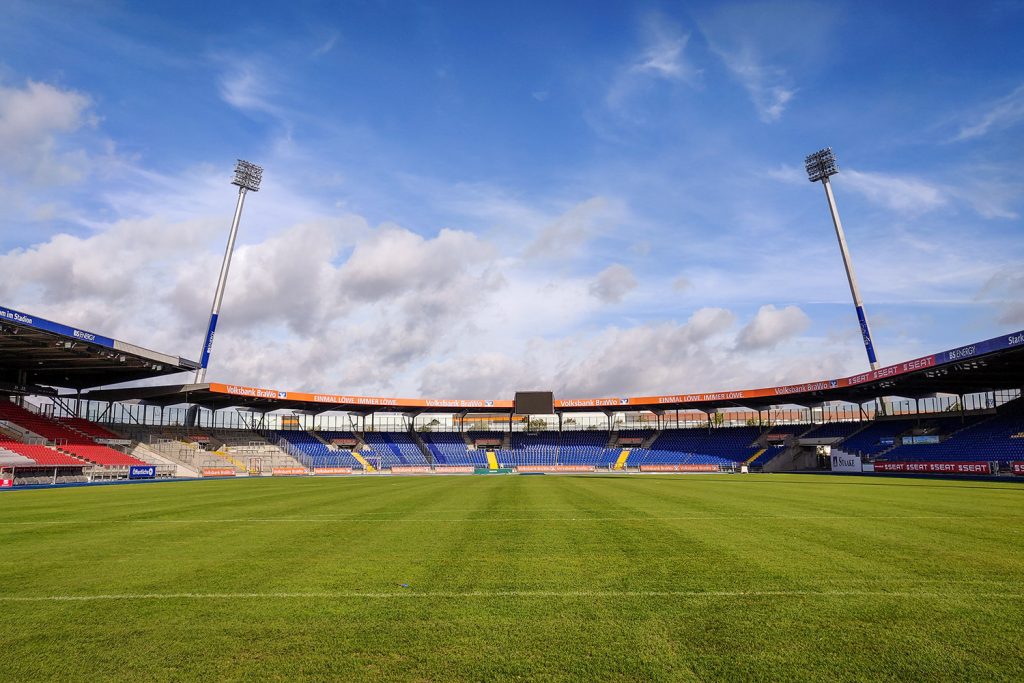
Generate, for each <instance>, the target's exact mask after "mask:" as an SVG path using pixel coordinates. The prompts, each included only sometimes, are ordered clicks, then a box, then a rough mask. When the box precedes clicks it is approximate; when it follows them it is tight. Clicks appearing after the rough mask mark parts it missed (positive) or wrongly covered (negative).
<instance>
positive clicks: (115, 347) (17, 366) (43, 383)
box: [0, 306, 198, 394]
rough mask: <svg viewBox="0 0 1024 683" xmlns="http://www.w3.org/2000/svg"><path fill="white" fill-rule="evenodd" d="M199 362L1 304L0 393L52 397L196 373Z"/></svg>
mask: <svg viewBox="0 0 1024 683" xmlns="http://www.w3.org/2000/svg"><path fill="white" fill-rule="evenodd" d="M197 367H198V363H196V362H194V361H190V360H185V359H183V358H180V357H178V356H169V355H167V354H164V353H157V352H156V351H150V350H148V349H144V348H142V347H141V346H135V345H134V344H129V343H127V342H122V341H118V340H116V339H111V338H109V337H104V336H103V335H99V334H95V333H93V332H88V331H86V330H81V329H78V328H75V327H71V326H68V325H62V324H61V323H55V322H52V321H50V320H45V319H43V318H39V317H37V316H34V315H29V314H27V313H21V312H19V311H15V310H11V309H9V308H4V307H2V306H0V392H2V393H18V394H48V393H53V392H52V390H47V389H46V388H45V387H60V388H63V389H86V388H89V387H98V386H106V385H109V384H119V383H121V382H129V381H133V380H140V379H149V378H152V377H162V376H165V375H173V374H177V373H180V372H189V371H195V369H196V368H197Z"/></svg>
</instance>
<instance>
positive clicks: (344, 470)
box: [313, 467, 352, 474]
mask: <svg viewBox="0 0 1024 683" xmlns="http://www.w3.org/2000/svg"><path fill="white" fill-rule="evenodd" d="M313 474H352V468H351V467H314V468H313Z"/></svg>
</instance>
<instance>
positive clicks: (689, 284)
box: [672, 275, 693, 292]
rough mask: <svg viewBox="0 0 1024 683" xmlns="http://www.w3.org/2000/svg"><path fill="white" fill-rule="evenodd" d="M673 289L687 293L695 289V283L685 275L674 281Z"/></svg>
mask: <svg viewBox="0 0 1024 683" xmlns="http://www.w3.org/2000/svg"><path fill="white" fill-rule="evenodd" d="M672 289H674V290H676V291H677V292H685V291H687V290H690V289H693V281H692V280H690V278H688V277H686V276H685V275H680V276H679V277H677V278H676V279H675V280H673V281H672Z"/></svg>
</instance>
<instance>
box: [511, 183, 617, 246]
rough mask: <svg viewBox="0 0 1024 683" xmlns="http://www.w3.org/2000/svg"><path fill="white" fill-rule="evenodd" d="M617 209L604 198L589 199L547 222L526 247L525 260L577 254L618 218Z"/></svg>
mask: <svg viewBox="0 0 1024 683" xmlns="http://www.w3.org/2000/svg"><path fill="white" fill-rule="evenodd" d="M621 213H622V212H621V207H619V206H617V205H616V204H614V203H612V202H610V201H609V200H608V199H607V198H605V197H591V198H590V199H587V200H586V201H583V202H581V203H579V204H577V205H576V206H573V207H572V208H570V209H569V210H568V211H566V212H565V213H563V214H561V215H560V216H558V217H556V218H555V219H554V220H550V221H548V222H547V223H546V225H544V227H543V228H542V229H541V230H540V231H539V232H538V233H537V235H536V237H535V238H534V239H533V241H532V242H531V243H530V244H529V246H527V248H526V251H525V255H526V256H527V257H528V258H540V259H564V258H566V257H568V256H572V255H575V254H578V253H579V252H580V251H582V250H583V248H584V247H585V246H586V245H587V243H588V242H590V240H591V239H593V238H594V237H596V236H597V235H599V234H601V233H602V232H604V231H605V230H607V229H608V228H609V226H610V224H612V223H614V222H615V221H616V220H617V219H618V218H620V217H621Z"/></svg>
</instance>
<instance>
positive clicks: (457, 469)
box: [434, 465, 476, 474]
mask: <svg viewBox="0 0 1024 683" xmlns="http://www.w3.org/2000/svg"><path fill="white" fill-rule="evenodd" d="M474 472H476V468H475V467H472V466H469V467H467V466H465V465H452V466H449V467H435V468H434V474H473V473H474Z"/></svg>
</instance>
